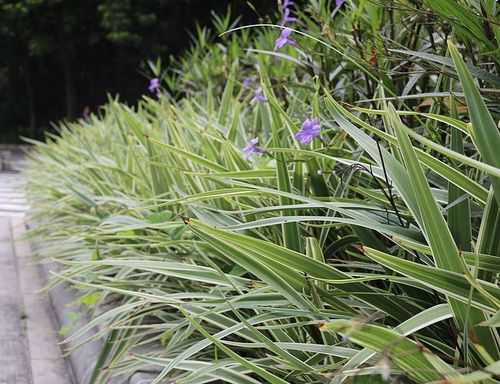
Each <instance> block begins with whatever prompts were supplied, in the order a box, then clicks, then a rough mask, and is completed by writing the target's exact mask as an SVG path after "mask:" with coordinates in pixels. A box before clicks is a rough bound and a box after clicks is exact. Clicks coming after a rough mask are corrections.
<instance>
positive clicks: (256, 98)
mask: <svg viewBox="0 0 500 384" xmlns="http://www.w3.org/2000/svg"><path fill="white" fill-rule="evenodd" d="M265 101H267V99H266V97H265V96H264V95H263V94H262V88H261V87H259V88H257V89H256V90H255V91H254V93H253V97H252V100H250V103H252V104H255V103H263V102H265Z"/></svg>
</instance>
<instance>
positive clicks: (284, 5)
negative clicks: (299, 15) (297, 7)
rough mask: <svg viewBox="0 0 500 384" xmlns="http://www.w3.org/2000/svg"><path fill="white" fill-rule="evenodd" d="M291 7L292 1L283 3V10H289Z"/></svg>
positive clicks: (285, 0) (286, 0)
mask: <svg viewBox="0 0 500 384" xmlns="http://www.w3.org/2000/svg"><path fill="white" fill-rule="evenodd" d="M291 5H293V1H292V0H284V1H283V9H285V8H288V7H289V6H291Z"/></svg>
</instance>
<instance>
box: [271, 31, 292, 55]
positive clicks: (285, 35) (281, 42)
mask: <svg viewBox="0 0 500 384" xmlns="http://www.w3.org/2000/svg"><path fill="white" fill-rule="evenodd" d="M292 32H293V31H292V30H291V29H290V28H284V29H283V30H282V31H281V33H280V36H279V37H278V38H277V39H276V42H275V44H274V49H275V50H278V49H281V48H283V47H284V46H285V45H292V46H297V43H296V42H295V40H292V39H290V35H291V34H292Z"/></svg>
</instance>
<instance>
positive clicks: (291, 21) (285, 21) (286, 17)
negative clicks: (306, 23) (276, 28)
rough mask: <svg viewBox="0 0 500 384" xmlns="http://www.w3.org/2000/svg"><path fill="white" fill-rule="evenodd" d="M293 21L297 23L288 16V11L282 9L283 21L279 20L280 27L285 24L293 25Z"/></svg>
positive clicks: (293, 18) (287, 9) (294, 18)
mask: <svg viewBox="0 0 500 384" xmlns="http://www.w3.org/2000/svg"><path fill="white" fill-rule="evenodd" d="M295 21H297V18H296V17H292V16H290V9H289V8H284V9H283V19H282V20H281V25H285V24H286V23H293V22H295Z"/></svg>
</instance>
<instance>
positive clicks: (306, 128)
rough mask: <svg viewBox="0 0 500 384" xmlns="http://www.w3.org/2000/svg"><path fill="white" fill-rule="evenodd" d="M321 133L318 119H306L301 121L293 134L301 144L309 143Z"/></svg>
mask: <svg viewBox="0 0 500 384" xmlns="http://www.w3.org/2000/svg"><path fill="white" fill-rule="evenodd" d="M320 135H321V125H320V123H319V120H318V119H306V120H305V121H304V122H303V123H302V127H301V128H300V130H299V131H298V132H297V133H296V134H295V138H296V139H297V140H298V141H299V143H301V144H304V145H305V144H309V143H310V142H311V141H313V140H314V139H315V138H316V137H319V136H320Z"/></svg>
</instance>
